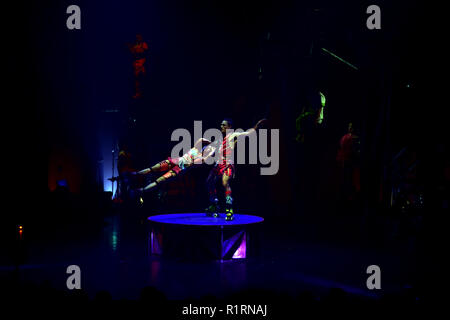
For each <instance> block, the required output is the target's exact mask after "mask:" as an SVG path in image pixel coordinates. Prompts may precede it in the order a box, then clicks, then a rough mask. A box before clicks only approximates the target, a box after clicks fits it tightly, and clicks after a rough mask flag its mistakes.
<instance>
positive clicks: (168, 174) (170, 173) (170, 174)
mask: <svg viewBox="0 0 450 320" xmlns="http://www.w3.org/2000/svg"><path fill="white" fill-rule="evenodd" d="M177 174H178V173H177V171H176V170H170V171H168V172H166V173H165V174H164V175H162V176H161V177H159V178H158V179H156V180H155V181H153V182H152V183H150V184H149V185H147V186H146V187H145V188H144V189H143V191H148V190H151V189H153V188H154V187H156V186H157V185H158V184H160V183H161V182H164V181H166V180H168V179H170V178H172V177H175V176H176V175H177Z"/></svg>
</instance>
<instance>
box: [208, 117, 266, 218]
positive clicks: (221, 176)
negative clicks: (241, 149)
mask: <svg viewBox="0 0 450 320" xmlns="http://www.w3.org/2000/svg"><path fill="white" fill-rule="evenodd" d="M265 121H266V119H262V120H259V121H258V123H257V124H256V125H255V126H254V127H253V128H250V129H248V130H247V131H245V132H232V133H227V130H230V129H232V128H233V121H232V120H231V119H228V118H226V119H224V120H223V121H222V123H221V124H220V131H221V132H222V135H223V137H224V138H223V141H222V143H221V145H220V147H219V149H218V152H219V157H218V160H217V161H216V163H215V165H214V167H213V168H212V169H211V171H210V173H209V175H208V178H207V180H206V184H207V188H208V195H209V202H210V206H209V207H208V208H207V209H206V212H207V215H208V216H213V217H217V216H218V211H219V199H218V198H217V188H216V186H217V182H218V181H219V180H220V181H221V183H222V186H223V188H224V189H225V213H226V218H225V220H227V221H231V220H233V197H232V196H231V186H230V182H231V180H232V179H233V178H234V171H235V167H234V162H233V159H232V153H233V150H234V148H235V146H236V142H237V138H238V137H239V136H246V135H250V134H253V133H255V132H256V130H257V129H258V128H259V127H260V126H261V125H262V124H263V123H264V122H265Z"/></svg>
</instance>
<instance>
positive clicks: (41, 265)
mask: <svg viewBox="0 0 450 320" xmlns="http://www.w3.org/2000/svg"><path fill="white" fill-rule="evenodd" d="M307 220H308V219H304V221H301V220H300V219H296V220H294V219H291V220H287V218H280V219H274V218H271V219H265V221H264V222H263V223H262V224H261V226H260V227H261V228H262V230H261V231H262V233H261V235H262V236H261V241H262V243H261V249H262V250H261V254H260V255H259V256H258V257H254V258H250V259H247V260H232V261H225V262H223V263H220V262H218V261H217V262H216V261H190V260H189V259H186V258H180V259H175V258H162V257H158V256H151V255H150V254H149V252H148V229H147V227H148V226H147V223H148V222H147V221H146V219H142V218H139V217H137V215H136V214H133V213H129V214H128V213H127V212H122V213H118V212H116V213H115V214H111V215H107V216H106V217H105V218H104V219H103V221H98V222H97V223H96V224H95V223H91V224H86V223H85V222H83V221H80V220H78V221H74V222H73V223H70V224H67V223H66V224H58V222H54V223H53V224H47V225H42V226H39V228H40V229H39V230H36V228H37V226H36V227H35V226H25V227H24V233H23V236H24V240H25V241H24V249H23V252H24V254H23V256H22V257H23V260H22V262H23V263H22V264H21V265H20V266H19V267H18V268H16V267H14V266H13V263H12V261H13V260H12V259H11V256H12V255H11V254H9V255H8V256H7V257H6V258H5V259H3V261H1V266H0V275H1V280H2V282H3V281H5V283H8V284H9V285H15V284H17V283H18V284H20V285H24V286H26V285H36V286H42V285H44V286H51V287H52V288H56V289H58V290H67V289H66V279H67V277H68V275H67V274H66V268H67V267H68V266H69V265H78V266H80V268H81V286H82V289H83V290H84V291H85V292H86V294H87V295H88V296H89V297H90V298H95V296H96V295H97V293H99V292H100V291H108V292H109V293H110V294H111V296H112V298H113V299H137V298H139V297H140V294H141V290H142V289H143V288H144V287H146V286H152V287H156V288H157V289H159V290H160V291H162V292H163V293H164V295H165V296H166V297H167V298H168V299H170V300H172V299H188V298H202V297H206V296H209V297H210V296H214V297H216V298H226V297H228V296H230V295H232V294H234V293H236V292H239V291H241V290H244V289H255V288H256V289H258V290H267V291H270V292H272V293H274V294H281V295H289V296H291V297H296V296H299V295H301V294H304V293H305V292H307V293H308V294H310V295H312V296H313V297H314V298H315V299H321V298H323V297H324V296H326V295H327V294H328V293H329V292H330V289H331V288H341V289H343V290H344V291H345V292H346V293H347V294H348V295H352V296H355V297H357V298H358V299H376V298H378V297H380V296H383V295H385V294H395V293H398V292H402V291H403V290H405V287H407V286H409V285H412V282H413V281H414V280H413V278H414V272H415V264H414V261H415V260H414V254H413V251H412V245H413V244H411V243H408V241H393V242H389V241H388V242H386V241H384V242H383V241H382V240H381V239H373V238H370V236H369V235H368V234H366V233H365V232H363V231H361V230H363V229H362V228H361V218H359V217H355V216H351V217H334V218H332V217H329V218H328V219H326V220H327V221H320V223H319V221H314V220H313V219H309V221H307ZM87 225H89V227H87ZM30 229H31V230H30ZM373 264H375V265H378V266H380V268H381V271H382V289H381V290H368V289H367V287H366V280H367V278H368V275H367V274H366V268H367V267H368V266H369V265H373Z"/></svg>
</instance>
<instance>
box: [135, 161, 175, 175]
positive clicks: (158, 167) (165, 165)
mask: <svg viewBox="0 0 450 320" xmlns="http://www.w3.org/2000/svg"><path fill="white" fill-rule="evenodd" d="M174 166H175V164H174V163H172V162H170V161H169V160H163V161H161V162H159V163H157V164H155V165H154V166H153V167H151V168H147V169H144V170H141V171H139V172H138V174H149V173H151V172H161V171H167V170H170V169H172V168H173V167H174Z"/></svg>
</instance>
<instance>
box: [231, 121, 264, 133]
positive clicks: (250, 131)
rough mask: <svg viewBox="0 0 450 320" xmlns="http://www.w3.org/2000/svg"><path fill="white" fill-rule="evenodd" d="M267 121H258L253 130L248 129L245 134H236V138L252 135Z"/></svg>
mask: <svg viewBox="0 0 450 320" xmlns="http://www.w3.org/2000/svg"><path fill="white" fill-rule="evenodd" d="M266 121H267V119H261V120H259V121H258V122H257V123H256V124H255V126H254V127H253V128H250V129H248V130H247V131H245V132H236V134H237V135H236V137H237V136H242V135H249V134H252V133H254V132H255V131H256V130H258V129H259V127H261V126H262V125H263V124H264V123H265V122H266Z"/></svg>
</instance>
